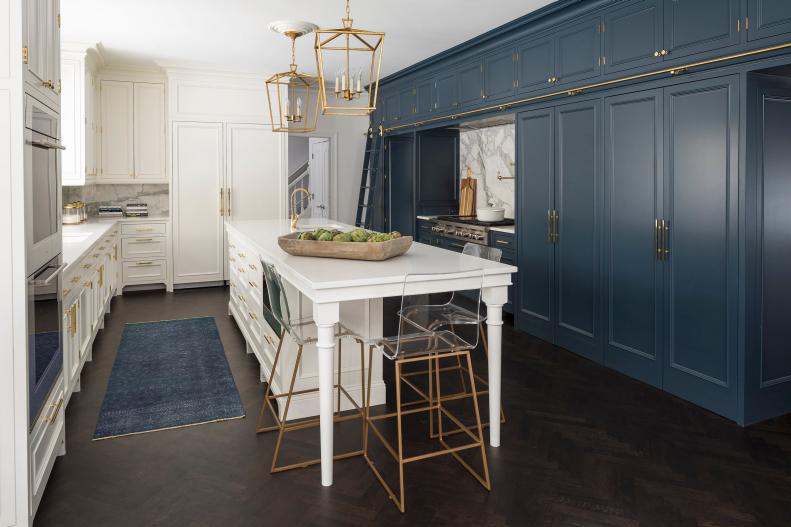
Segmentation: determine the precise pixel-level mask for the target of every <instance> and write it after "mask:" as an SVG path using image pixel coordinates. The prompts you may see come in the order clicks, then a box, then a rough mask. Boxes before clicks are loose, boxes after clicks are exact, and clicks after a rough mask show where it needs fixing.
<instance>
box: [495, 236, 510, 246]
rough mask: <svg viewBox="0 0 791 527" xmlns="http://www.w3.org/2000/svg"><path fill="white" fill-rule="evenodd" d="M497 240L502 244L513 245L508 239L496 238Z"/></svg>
mask: <svg viewBox="0 0 791 527" xmlns="http://www.w3.org/2000/svg"><path fill="white" fill-rule="evenodd" d="M495 242H496V243H499V244H500V245H511V242H509V241H508V240H500V239H499V238H498V239H497V240H495Z"/></svg>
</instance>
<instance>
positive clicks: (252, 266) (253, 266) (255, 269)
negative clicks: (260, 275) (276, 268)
mask: <svg viewBox="0 0 791 527" xmlns="http://www.w3.org/2000/svg"><path fill="white" fill-rule="evenodd" d="M247 265H249V266H250V269H252V270H253V271H257V270H258V267H256V266H255V265H253V264H247Z"/></svg>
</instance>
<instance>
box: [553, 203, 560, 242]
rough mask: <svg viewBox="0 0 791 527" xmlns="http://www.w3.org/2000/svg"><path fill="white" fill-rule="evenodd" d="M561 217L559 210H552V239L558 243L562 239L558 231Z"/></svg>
mask: <svg viewBox="0 0 791 527" xmlns="http://www.w3.org/2000/svg"><path fill="white" fill-rule="evenodd" d="M559 219H560V214H558V211H556V210H554V209H553V210H552V241H553V242H554V243H557V241H558V240H559V239H560V234H559V233H558V220H559Z"/></svg>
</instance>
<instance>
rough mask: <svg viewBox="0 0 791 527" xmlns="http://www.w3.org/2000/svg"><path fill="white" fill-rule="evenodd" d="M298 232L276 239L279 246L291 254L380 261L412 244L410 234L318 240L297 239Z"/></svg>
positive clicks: (401, 251) (396, 254)
mask: <svg viewBox="0 0 791 527" xmlns="http://www.w3.org/2000/svg"><path fill="white" fill-rule="evenodd" d="M299 234H300V233H298V232H292V233H291V234H286V235H285V236H281V237H279V238H278V239H277V243H278V245H280V248H281V249H283V250H284V251H286V252H287V253H288V254H291V255H293V256H314V257H317V258H340V259H344V260H369V261H372V262H381V261H383V260H389V259H390V258H394V257H396V256H401V255H402V254H404V253H405V252H407V251H408V250H409V248H410V247H411V246H412V237H411V236H402V237H401V238H396V239H395V240H388V241H386V242H371V243H369V242H320V241H316V240H298V239H297V236H299Z"/></svg>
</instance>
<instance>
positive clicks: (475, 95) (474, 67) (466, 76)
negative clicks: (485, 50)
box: [458, 59, 483, 108]
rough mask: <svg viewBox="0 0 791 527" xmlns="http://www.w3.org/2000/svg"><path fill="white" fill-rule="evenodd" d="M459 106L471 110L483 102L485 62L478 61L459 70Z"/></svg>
mask: <svg viewBox="0 0 791 527" xmlns="http://www.w3.org/2000/svg"><path fill="white" fill-rule="evenodd" d="M458 76H459V106H461V107H462V108H469V107H471V106H478V105H480V104H481V103H482V102H483V61H482V60H481V59H476V60H473V61H471V62H470V63H468V64H464V65H462V66H461V67H460V68H459V71H458Z"/></svg>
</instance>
